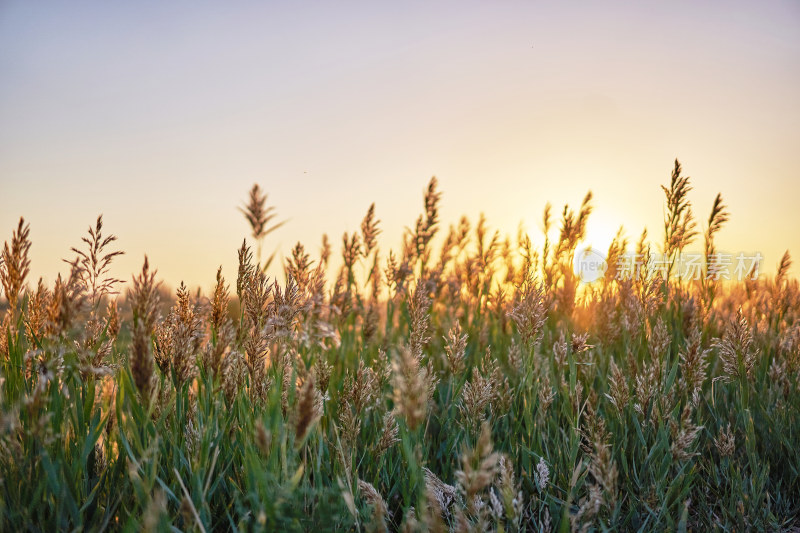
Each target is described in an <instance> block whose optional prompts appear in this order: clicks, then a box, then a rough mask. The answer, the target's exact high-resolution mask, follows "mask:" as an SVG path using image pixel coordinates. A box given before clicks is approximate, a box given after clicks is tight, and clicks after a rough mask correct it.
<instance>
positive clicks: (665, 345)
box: [647, 316, 672, 361]
mask: <svg viewBox="0 0 800 533" xmlns="http://www.w3.org/2000/svg"><path fill="white" fill-rule="evenodd" d="M671 342H672V336H671V335H670V332H669V330H668V329H667V325H666V323H665V322H664V319H663V318H662V317H660V316H659V317H658V319H657V320H656V324H655V326H653V327H652V328H651V329H650V331H649V332H648V335H647V349H648V350H649V352H650V357H652V358H653V361H661V360H662V358H664V357H667V356H668V355H669V346H670V344H671Z"/></svg>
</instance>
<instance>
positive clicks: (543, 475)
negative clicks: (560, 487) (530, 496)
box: [533, 457, 550, 494]
mask: <svg viewBox="0 0 800 533" xmlns="http://www.w3.org/2000/svg"><path fill="white" fill-rule="evenodd" d="M533 479H534V482H535V483H536V490H538V491H539V494H542V493H543V492H544V491H545V489H547V484H548V483H549V482H550V468H548V466H547V463H545V461H544V457H539V462H538V463H536V471H535V472H534V473H533Z"/></svg>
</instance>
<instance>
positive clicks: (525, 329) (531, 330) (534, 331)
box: [508, 278, 547, 348]
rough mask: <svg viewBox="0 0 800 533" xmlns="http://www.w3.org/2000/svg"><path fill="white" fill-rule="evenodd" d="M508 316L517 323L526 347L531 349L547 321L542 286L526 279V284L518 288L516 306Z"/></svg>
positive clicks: (530, 279) (515, 297) (515, 299)
mask: <svg viewBox="0 0 800 533" xmlns="http://www.w3.org/2000/svg"><path fill="white" fill-rule="evenodd" d="M508 316H509V317H511V319H512V320H514V323H516V325H517V330H518V331H519V334H520V336H521V337H522V340H523V341H524V342H525V345H526V346H527V347H528V348H531V347H532V346H533V345H534V343H535V342H536V340H537V338H538V336H539V332H540V331H541V329H542V327H543V326H544V323H545V320H546V319H547V306H546V304H545V298H544V289H543V287H542V285H541V284H537V283H534V281H533V279H532V278H528V279H526V280H525V283H523V284H522V286H520V287H518V288H517V291H516V293H515V295H514V304H513V306H512V308H511V312H510V313H509V314H508Z"/></svg>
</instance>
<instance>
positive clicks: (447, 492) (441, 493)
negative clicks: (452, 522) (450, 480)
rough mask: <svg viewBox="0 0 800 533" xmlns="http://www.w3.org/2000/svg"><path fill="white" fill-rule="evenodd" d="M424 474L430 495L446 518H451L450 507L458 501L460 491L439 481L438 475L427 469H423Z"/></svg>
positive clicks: (426, 487)
mask: <svg viewBox="0 0 800 533" xmlns="http://www.w3.org/2000/svg"><path fill="white" fill-rule="evenodd" d="M422 472H423V474H424V477H425V489H426V490H427V492H428V494H429V495H430V496H432V497H433V499H434V500H435V501H436V503H437V504H438V507H439V508H440V510H441V512H442V513H443V514H444V515H445V516H449V514H450V513H449V509H450V505H452V504H453V503H454V502H455V501H456V497H457V496H458V490H457V489H456V488H455V487H454V486H452V485H448V484H447V483H445V482H444V481H442V480H441V479H439V478H438V477H437V476H436V474H434V473H433V472H431V470H430V469H428V468H427V467H423V468H422Z"/></svg>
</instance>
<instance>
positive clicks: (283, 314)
mask: <svg viewBox="0 0 800 533" xmlns="http://www.w3.org/2000/svg"><path fill="white" fill-rule="evenodd" d="M302 303H303V302H302V300H301V295H300V291H299V289H298V287H297V284H296V283H295V281H294V280H293V279H292V278H291V277H289V278H287V280H286V285H285V286H284V288H283V290H281V287H280V285H278V282H277V281H275V282H274V283H273V287H272V301H271V302H270V303H269V306H268V309H267V312H268V315H269V318H268V319H267V326H268V328H269V330H270V336H271V337H272V338H275V339H279V340H284V341H287V342H290V341H293V340H294V339H295V333H296V331H297V327H298V321H299V317H300V312H301V311H302Z"/></svg>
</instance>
